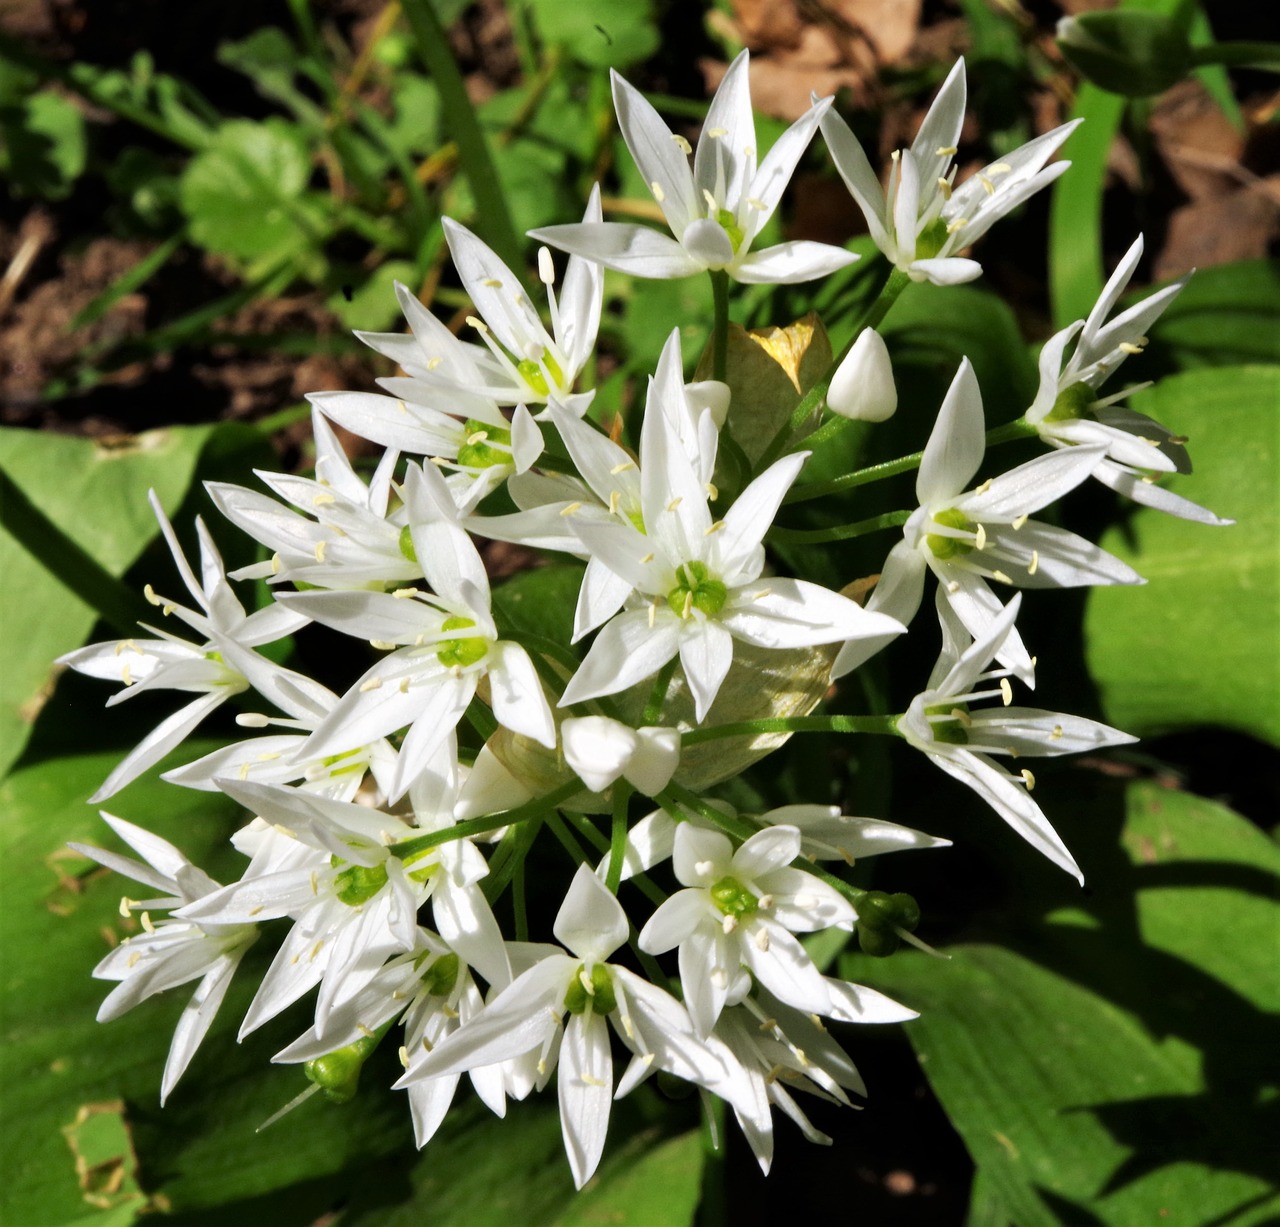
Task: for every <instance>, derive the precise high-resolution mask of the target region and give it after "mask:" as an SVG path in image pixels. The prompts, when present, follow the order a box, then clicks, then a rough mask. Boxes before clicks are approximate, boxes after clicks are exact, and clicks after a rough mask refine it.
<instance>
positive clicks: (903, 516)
mask: <svg viewBox="0 0 1280 1227" xmlns="http://www.w3.org/2000/svg"><path fill="white" fill-rule="evenodd" d="M910 518H911V512H909V511H886V512H885V513H884V515H879V516H872V517H871V518H870V519H869V520H859V521H858V522H857V523H856V524H841V525H838V526H837V527H835V528H783V527H781V526H780V525H776V524H775V525H774V526H773V528H771V529H770V530H769V536H770V538H772V539H773V540H774V541H782V542H785V543H786V544H787V545H822V544H825V543H826V542H828V541H848V540H850V539H851V538H853V537H865V536H866V535H867V533H875V532H879V531H880V530H881V529H884V528H898V527H899V526H900V525H903V524H905V523H906V522H907V521H908V520H909V519H910Z"/></svg>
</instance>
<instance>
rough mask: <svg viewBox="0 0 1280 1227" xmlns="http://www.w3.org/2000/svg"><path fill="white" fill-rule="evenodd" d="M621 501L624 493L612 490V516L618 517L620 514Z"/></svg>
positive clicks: (610, 510) (610, 492) (610, 503)
mask: <svg viewBox="0 0 1280 1227" xmlns="http://www.w3.org/2000/svg"><path fill="white" fill-rule="evenodd" d="M621 501H622V491H621V490H610V491H609V514H610V515H617V514H618V504H619V503H620V502H621Z"/></svg>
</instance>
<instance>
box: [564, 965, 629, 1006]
mask: <svg viewBox="0 0 1280 1227" xmlns="http://www.w3.org/2000/svg"><path fill="white" fill-rule="evenodd" d="M586 969H587V965H586V964H585V963H583V964H582V965H581V966H580V967H579V968H578V974H577V975H575V976H574V977H573V979H572V980H571V981H570V982H569V988H568V990H567V991H566V992H565V995H564V1008H565V1009H566V1010H568V1011H569V1013H570V1014H585V1013H586V1012H587V1010H590V1011H591V1012H592V1013H593V1014H599V1015H600V1017H601V1018H603V1017H604V1016H605V1015H606V1014H612V1013H613V1012H614V1010H616V1009H617V1008H618V998H617V996H616V995H615V994H614V991H613V979H612V978H611V977H610V975H609V969H608V968H607V967H605V965H604V964H603V963H597V964H596V965H595V966H594V967H593V968H592V969H591V975H590V977H589V978H590V981H591V988H590V989H588V988H587V986H586V985H585V984H584V983H583V982H582V975H583V972H585V971H586Z"/></svg>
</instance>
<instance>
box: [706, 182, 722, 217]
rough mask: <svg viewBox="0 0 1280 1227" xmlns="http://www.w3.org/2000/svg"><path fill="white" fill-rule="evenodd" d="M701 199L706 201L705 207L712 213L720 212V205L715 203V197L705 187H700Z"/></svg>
mask: <svg viewBox="0 0 1280 1227" xmlns="http://www.w3.org/2000/svg"><path fill="white" fill-rule="evenodd" d="M702 199H703V200H705V201H706V202H707V209H708V210H709V211H710V213H711V214H712V215H714V214H716V213H719V212H720V206H719V204H717V203H716V198H715V197H714V196H713V195H712V194H711V193H710V192H708V191H707V189H706V188H705V187H704V188H703V189H702Z"/></svg>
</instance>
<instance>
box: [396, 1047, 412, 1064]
mask: <svg viewBox="0 0 1280 1227" xmlns="http://www.w3.org/2000/svg"><path fill="white" fill-rule="evenodd" d="M396 1056H398V1057H399V1058H400V1064H401V1066H402V1067H403V1068H405V1069H408V1068H409V1050H408V1049H407V1048H406V1047H405V1046H404V1045H403V1044H401V1045H400V1048H399V1050H398V1051H397V1052H396Z"/></svg>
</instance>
